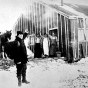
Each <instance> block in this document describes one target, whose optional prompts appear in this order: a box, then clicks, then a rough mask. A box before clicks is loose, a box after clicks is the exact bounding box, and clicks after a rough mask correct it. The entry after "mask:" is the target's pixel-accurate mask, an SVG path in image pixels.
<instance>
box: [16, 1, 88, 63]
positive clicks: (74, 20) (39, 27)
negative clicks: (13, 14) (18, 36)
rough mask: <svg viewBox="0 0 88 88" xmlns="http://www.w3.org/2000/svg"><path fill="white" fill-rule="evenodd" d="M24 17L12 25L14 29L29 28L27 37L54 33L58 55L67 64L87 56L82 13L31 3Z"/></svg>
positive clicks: (87, 24)
mask: <svg viewBox="0 0 88 88" xmlns="http://www.w3.org/2000/svg"><path fill="white" fill-rule="evenodd" d="M26 9H27V10H26V12H25V14H22V15H21V16H20V17H19V18H18V20H17V23H16V24H15V27H14V30H15V32H16V31H17V30H22V31H23V32H24V31H25V30H26V29H28V30H29V34H30V35H31V34H32V33H34V34H35V35H36V34H38V33H41V35H44V33H47V34H49V33H51V32H52V31H53V32H55V34H56V36H57V38H58V42H57V43H58V52H60V53H61V56H62V57H66V60H67V61H68V62H72V61H75V60H78V59H80V58H83V57H87V56H88V35H87V33H88V19H87V16H86V15H85V14H83V13H81V12H77V11H74V12H72V11H71V10H73V9H72V8H70V10H69V7H68V6H66V5H64V6H60V5H59V4H58V3H56V2H52V1H49V2H48V1H47V2H46V1H42V0H40V1H39V0H38V1H37V0H30V3H29V6H28V8H26Z"/></svg>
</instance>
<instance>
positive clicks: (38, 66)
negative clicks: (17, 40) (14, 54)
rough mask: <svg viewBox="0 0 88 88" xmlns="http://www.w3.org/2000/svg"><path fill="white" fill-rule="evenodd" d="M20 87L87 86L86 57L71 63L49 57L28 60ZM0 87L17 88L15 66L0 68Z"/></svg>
mask: <svg viewBox="0 0 88 88" xmlns="http://www.w3.org/2000/svg"><path fill="white" fill-rule="evenodd" d="M27 80H28V81H30V84H22V86H21V88H88V58H85V59H82V60H80V61H79V62H76V63H73V64H67V63H66V62H64V61H63V60H61V59H58V60H54V59H51V58H48V59H42V60H34V61H29V62H28V65H27ZM0 88H19V87H18V85H17V78H16V67H15V66H14V67H11V68H9V69H8V70H0Z"/></svg>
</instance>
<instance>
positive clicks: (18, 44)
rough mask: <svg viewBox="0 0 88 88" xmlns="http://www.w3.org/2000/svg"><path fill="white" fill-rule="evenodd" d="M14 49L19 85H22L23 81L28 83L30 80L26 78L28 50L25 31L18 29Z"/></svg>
mask: <svg viewBox="0 0 88 88" xmlns="http://www.w3.org/2000/svg"><path fill="white" fill-rule="evenodd" d="M14 50H15V53H14V54H15V55H14V63H15V64H16V68H17V78H18V86H21V84H22V83H26V84H28V83H29V82H28V81H27V80H26V69H27V67H26V63H27V61H28V59H27V51H26V47H25V44H24V41H23V33H22V32H21V31H17V36H16V39H15V46H14ZM21 78H22V82H21Z"/></svg>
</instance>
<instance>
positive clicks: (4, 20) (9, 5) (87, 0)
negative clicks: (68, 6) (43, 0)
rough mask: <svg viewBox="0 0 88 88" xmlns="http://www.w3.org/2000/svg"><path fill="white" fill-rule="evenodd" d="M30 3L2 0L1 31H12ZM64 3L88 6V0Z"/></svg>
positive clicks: (19, 0)
mask: <svg viewBox="0 0 88 88" xmlns="http://www.w3.org/2000/svg"><path fill="white" fill-rule="evenodd" d="M58 1H60V0H58ZM30 2H31V1H30V0H0V31H2V32H4V31H5V30H12V29H13V27H14V25H15V23H16V21H17V19H18V18H19V17H20V15H21V14H22V13H25V12H26V8H27V7H28V6H29V5H30ZM63 2H65V3H73V4H83V5H88V0H63Z"/></svg>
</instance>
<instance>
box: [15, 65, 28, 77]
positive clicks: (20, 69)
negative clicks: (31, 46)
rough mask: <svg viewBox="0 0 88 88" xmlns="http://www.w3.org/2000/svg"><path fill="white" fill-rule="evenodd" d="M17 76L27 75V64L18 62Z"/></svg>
mask: <svg viewBox="0 0 88 88" xmlns="http://www.w3.org/2000/svg"><path fill="white" fill-rule="evenodd" d="M16 68H17V77H21V76H26V69H27V66H26V64H16Z"/></svg>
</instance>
